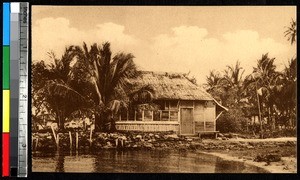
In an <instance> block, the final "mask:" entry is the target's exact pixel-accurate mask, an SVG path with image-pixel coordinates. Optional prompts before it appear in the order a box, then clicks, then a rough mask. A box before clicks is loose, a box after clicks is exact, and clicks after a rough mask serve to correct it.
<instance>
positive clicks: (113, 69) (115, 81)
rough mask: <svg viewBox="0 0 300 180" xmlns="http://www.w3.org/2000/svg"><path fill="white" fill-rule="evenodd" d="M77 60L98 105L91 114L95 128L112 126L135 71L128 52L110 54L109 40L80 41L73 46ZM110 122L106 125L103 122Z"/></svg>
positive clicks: (135, 68) (126, 99) (125, 97)
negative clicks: (91, 87) (94, 112)
mask: <svg viewBox="0 0 300 180" xmlns="http://www.w3.org/2000/svg"><path fill="white" fill-rule="evenodd" d="M75 54H76V55H77V57H78V62H81V63H82V64H85V68H86V69H85V70H86V73H87V74H88V75H87V77H88V79H89V82H90V84H92V86H93V89H94V94H95V97H96V98H95V99H94V102H95V104H96V105H97V106H98V107H100V108H98V109H99V110H100V112H97V113H96V114H95V125H96V126H95V130H96V131H99V130H103V131H107V130H109V129H110V130H112V131H113V130H115V127H114V120H113V116H114V115H116V113H118V111H119V109H120V108H121V107H122V106H123V107H124V106H127V105H128V102H129V99H128V93H129V89H130V85H131V83H130V79H131V78H135V77H137V76H138V75H139V72H138V71H137V67H136V65H135V63H134V62H133V58H134V56H133V55H132V54H125V53H118V54H116V55H115V56H114V57H113V58H112V57H111V56H112V53H111V50H110V43H108V42H106V43H104V44H102V46H98V45H97V44H96V43H95V44H93V45H92V46H91V48H90V49H88V48H87V45H86V44H85V43H84V44H83V47H82V48H81V47H79V46H77V47H76V50H75ZM109 123H110V125H111V127H110V128H109V127H108V126H107V124H109Z"/></svg>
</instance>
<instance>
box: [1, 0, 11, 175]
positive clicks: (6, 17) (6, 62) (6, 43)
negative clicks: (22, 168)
mask: <svg viewBox="0 0 300 180" xmlns="http://www.w3.org/2000/svg"><path fill="white" fill-rule="evenodd" d="M2 7H3V11H2V12H3V16H2V17H3V40H2V48H3V55H2V56H3V57H2V63H3V66H2V67H3V76H2V78H3V79H2V81H3V84H2V88H3V89H2V91H3V92H2V96H3V99H2V108H3V109H2V176H9V175H10V134H9V133H10V131H9V130H10V128H9V122H10V3H3V6H2Z"/></svg>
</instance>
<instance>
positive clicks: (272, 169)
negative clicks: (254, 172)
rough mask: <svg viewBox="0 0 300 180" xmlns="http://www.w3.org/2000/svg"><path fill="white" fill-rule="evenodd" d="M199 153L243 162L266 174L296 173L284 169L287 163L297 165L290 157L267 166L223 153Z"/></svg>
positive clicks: (263, 163) (264, 163) (295, 171)
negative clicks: (262, 170) (266, 172)
mask: <svg viewBox="0 0 300 180" xmlns="http://www.w3.org/2000/svg"><path fill="white" fill-rule="evenodd" d="M199 153H202V154H208V155H213V156H216V157H219V158H221V159H223V160H228V161H237V162H243V163H245V164H248V165H251V166H255V167H259V168H262V169H264V170H265V171H268V173H297V167H296V168H295V169H294V168H292V169H291V168H285V167H286V166H288V165H286V163H287V162H293V163H295V164H297V162H296V158H292V157H282V160H281V161H280V162H271V163H270V164H269V165H266V162H255V161H253V160H249V159H245V158H239V157H236V156H232V155H229V154H227V153H224V152H207V151H199Z"/></svg>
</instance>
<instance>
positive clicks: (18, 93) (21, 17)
mask: <svg viewBox="0 0 300 180" xmlns="http://www.w3.org/2000/svg"><path fill="white" fill-rule="evenodd" d="M28 11H29V4H28V3H27V2H20V3H18V2H11V3H3V57H2V58H3V79H2V80H3V86H2V87H3V89H2V91H3V93H2V94H3V102H2V107H3V115H2V127H3V128H2V176H3V177H5V176H18V177H26V176H27V173H28V171H27V169H28V154H27V153H28V144H27V143H28V134H27V133H28V117H27V115H28V109H27V107H28V99H27V97H28V24H29V23H28V20H29V19H28V14H29V12H28Z"/></svg>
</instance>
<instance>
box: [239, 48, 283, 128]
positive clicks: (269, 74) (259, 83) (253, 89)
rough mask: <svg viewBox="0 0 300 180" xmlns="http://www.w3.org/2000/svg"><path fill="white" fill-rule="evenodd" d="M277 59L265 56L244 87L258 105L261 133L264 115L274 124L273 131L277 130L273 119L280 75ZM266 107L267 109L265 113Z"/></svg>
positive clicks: (249, 96) (248, 77) (259, 61)
mask: <svg viewBox="0 0 300 180" xmlns="http://www.w3.org/2000/svg"><path fill="white" fill-rule="evenodd" d="M274 60H275V58H269V57H268V53H267V54H263V55H262V58H261V59H259V60H258V61H257V67H254V68H253V72H252V74H250V75H249V76H247V77H246V79H245V83H244V87H245V91H246V94H248V98H249V100H251V101H252V104H255V103H257V104H258V105H257V107H258V110H259V117H260V124H261V131H262V130H263V127H262V117H261V116H262V114H268V122H269V123H271V122H272V129H274V128H275V120H274V118H272V114H273V111H274V107H273V105H274V103H275V98H276V96H275V90H276V89H278V88H279V86H280V85H279V83H278V82H279V80H280V77H281V76H280V73H278V72H277V71H275V69H276V66H275V65H274ZM264 107H265V108H266V109H267V111H266V113H264Z"/></svg>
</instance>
